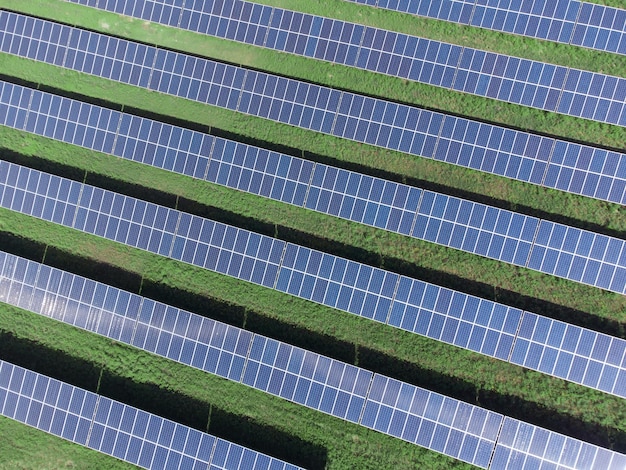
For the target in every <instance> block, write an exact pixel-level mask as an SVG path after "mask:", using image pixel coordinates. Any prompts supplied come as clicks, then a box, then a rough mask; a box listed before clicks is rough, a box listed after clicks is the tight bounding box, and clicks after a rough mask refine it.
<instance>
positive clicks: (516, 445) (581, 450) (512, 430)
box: [489, 417, 626, 470]
mask: <svg viewBox="0 0 626 470" xmlns="http://www.w3.org/2000/svg"><path fill="white" fill-rule="evenodd" d="M564 449H567V451H565V452H564ZM625 465H626V456H624V455H622V454H617V453H615V452H611V451H609V450H607V449H603V448H601V447H597V446H594V445H592V444H588V443H586V442H583V441H579V440H577V439H573V438H571V437H567V436H564V435H562V434H558V433H555V432H552V431H548V430H546V429H542V428H539V427H537V426H533V425H532V424H528V423H524V422H522V421H518V420H516V419H513V418H509V417H505V418H504V421H503V424H502V430H501V431H500V434H499V436H498V443H497V445H496V449H495V452H494V455H493V459H492V461H491V464H490V466H489V468H490V469H493V470H500V469H503V470H504V469H509V468H608V469H619V468H624V466H625Z"/></svg>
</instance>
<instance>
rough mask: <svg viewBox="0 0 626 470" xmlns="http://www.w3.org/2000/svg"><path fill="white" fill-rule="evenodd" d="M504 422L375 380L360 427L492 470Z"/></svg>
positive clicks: (449, 401) (382, 379)
mask: <svg viewBox="0 0 626 470" xmlns="http://www.w3.org/2000/svg"><path fill="white" fill-rule="evenodd" d="M503 418H504V417H503V416H502V415H500V414H498V413H494V412H492V411H487V410H485V409H482V408H477V407H472V406H471V405H468V404H466V403H463V402H459V401H457V400H453V399H451V398H449V397H446V396H444V395H440V394H438V393H433V392H429V393H427V392H426V391H425V390H421V389H419V388H417V387H414V386H412V385H409V384H406V383H402V382H400V381H398V380H395V379H390V378H387V377H384V376H381V375H379V374H375V375H374V380H373V383H372V386H371V390H370V393H369V394H368V396H367V402H366V404H365V411H364V412H363V418H362V420H361V424H362V425H363V426H366V427H369V428H371V429H376V430H377V431H380V432H383V433H385V434H391V435H392V436H396V437H399V438H401V439H404V440H407V441H409V442H414V443H416V444H418V445H421V446H424V447H428V448H430V449H433V450H436V451H438V452H442V453H445V454H446V455H451V456H453V457H455V458H457V459H459V460H462V461H464V462H469V463H472V464H474V465H476V466H479V467H481V468H488V464H489V458H490V457H491V454H492V452H493V449H494V444H495V443H496V440H497V435H498V429H499V428H500V423H501V422H502V419H503Z"/></svg>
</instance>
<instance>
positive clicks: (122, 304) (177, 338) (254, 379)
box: [0, 252, 371, 422]
mask: <svg viewBox="0 0 626 470" xmlns="http://www.w3.org/2000/svg"><path fill="white" fill-rule="evenodd" d="M0 266H3V267H2V270H0V274H1V275H2V276H3V277H4V278H5V279H7V280H12V281H13V282H12V283H11V282H6V283H4V286H3V289H2V290H0V299H3V301H5V302H7V303H11V304H13V305H19V298H18V297H15V296H14V295H12V293H13V292H16V291H20V290H21V292H22V293H23V292H24V291H25V290H27V289H31V290H32V288H33V285H42V286H43V287H42V288H43V289H44V290H43V291H42V294H43V295H44V296H46V295H47V296H50V297H52V298H54V299H55V302H54V304H53V305H49V306H48V308H46V309H42V308H40V304H29V305H22V306H23V307H24V308H26V309H29V310H31V311H34V312H36V313H39V314H41V315H45V316H49V317H51V318H55V319H57V320H59V321H62V322H64V323H69V324H72V325H74V326H77V327H79V328H82V329H87V330H88V331H92V332H95V333H98V334H101V335H104V336H107V337H110V338H112V339H116V340H118V341H122V342H125V343H127V344H130V345H132V346H135V347H138V348H140V349H143V350H146V351H149V352H152V353H154V354H157V355H160V356H164V357H167V358H169V359H172V360H174V361H177V362H182V363H184V364H186V365H190V366H192V367H195V368H199V369H201V370H204V371H206V372H209V373H212V374H216V375H219V376H221V377H224V378H228V379H231V380H234V381H237V382H242V381H243V382H244V383H246V384H248V385H250V386H253V387H255V388H259V389H261V390H264V391H266V392H268V393H273V394H275V395H279V396H282V397H283V398H287V399H289V400H291V401H296V402H298V403H302V404H304V402H301V401H300V399H299V397H300V395H299V394H298V395H293V393H294V390H293V389H292V390H291V395H289V396H287V395H286V394H287V393H288V392H287V390H288V389H289V387H288V385H285V388H284V389H283V390H282V392H280V391H278V390H275V389H274V388H271V389H268V388H267V387H268V384H267V383H265V384H264V382H263V373H259V374H260V375H259V374H257V372H256V371H258V367H257V366H255V365H249V361H252V362H254V361H256V363H258V362H259V361H261V362H262V361H264V360H266V357H267V354H265V355H264V356H263V359H262V358H261V357H260V356H259V357H257V353H256V351H258V344H259V342H261V343H263V344H265V342H264V341H265V340H264V339H263V338H261V337H258V336H257V337H256V339H255V341H256V343H255V345H252V339H253V338H252V337H253V335H252V333H249V332H247V331H245V330H241V329H239V328H236V327H231V326H228V325H225V324H222V323H219V322H215V321H212V320H208V319H206V318H203V317H201V316H199V315H194V314H191V313H189V312H185V311H183V310H179V309H176V308H174V307H170V306H167V305H165V304H161V303H159V302H154V301H151V300H150V299H146V298H141V297H139V296H136V295H134V294H130V293H128V292H124V291H120V290H119V289H116V288H113V287H109V286H106V285H104V284H100V283H97V282H94V281H90V280H88V279H85V278H82V277H80V276H76V275H73V274H70V273H67V272H63V271H61V270H58V269H54V268H49V267H46V266H44V265H40V264H39V263H36V262H33V261H28V260H24V259H22V258H18V257H16V256H13V255H9V254H5V253H1V252H0ZM39 271H44V272H46V271H47V273H48V274H44V275H43V277H42V276H40V277H39V279H38V280H37V281H35V280H34V279H35V273H36V272H39ZM49 273H52V274H51V275H50V274H49ZM47 277H52V278H53V279H54V278H59V277H62V278H63V279H64V280H65V285H63V283H59V282H57V283H53V282H49V281H48V280H47ZM70 286H71V287H70ZM76 286H78V287H76ZM46 289H47V290H46ZM63 290H64V291H65V296H64V299H65V300H66V301H67V304H68V305H69V307H68V308H66V306H65V304H64V303H63V302H58V300H57V299H59V298H60V297H61V296H63V294H62V291H63ZM4 291H6V292H4ZM98 291H100V293H101V295H100V298H97V297H96V295H98ZM94 292H95V295H94ZM104 292H106V295H107V296H108V298H107V299H106V300H105V299H104V298H102V295H105V294H104ZM7 293H8V294H7ZM72 297H73V300H72V299H71V298H72ZM77 299H80V300H82V302H83V305H84V308H85V309H84V311H83V315H84V316H85V318H84V319H83V320H80V319H77V318H75V317H74V315H76V316H78V315H80V312H79V309H80V307H79V306H77V305H76V304H77V303H78V300H77ZM115 299H118V300H117V303H116V304H115V305H116V311H114V310H113V303H115ZM44 302H46V301H45V300H44ZM107 303H108V306H107ZM72 304H73V305H72ZM137 305H140V306H139V307H138V306H137ZM59 306H60V309H61V310H60V311H54V310H53V309H56V308H59ZM70 309H74V311H72V312H68V310H70ZM90 309H91V314H90V313H89V310H90ZM94 311H95V312H96V313H97V315H96V317H97V318H95V319H94V318H93V317H94ZM88 317H90V319H91V321H90V320H89V319H88ZM110 317H115V318H113V320H110ZM135 318H137V319H138V320H137V326H136V327H135V330H133V325H134V323H135V321H136V320H135ZM124 319H129V320H131V322H128V323H127V324H128V325H129V327H128V328H127V334H118V333H117V332H116V331H114V329H112V328H111V329H108V328H106V327H105V328H102V327H101V325H102V324H105V325H106V326H108V323H109V321H110V322H111V323H112V324H113V323H114V322H119V321H120V320H124ZM148 329H150V330H151V331H147V333H148V334H146V330H148ZM142 330H143V331H142ZM133 331H136V333H134V334H132V339H131V333H132V332H133ZM150 333H154V334H153V335H152V341H151V344H149V343H150V342H148V341H144V338H145V337H146V336H148V337H149V336H151V335H150ZM164 337H165V339H163V338H164ZM272 344H273V345H274V346H276V347H280V348H281V351H283V352H284V351H286V350H287V349H286V348H291V346H288V345H285V344H279V343H278V342H273V343H272ZM251 345H252V346H253V347H252V348H251ZM255 348H257V349H255ZM249 351H252V352H249ZM289 351H290V350H289ZM320 358H321V359H320ZM287 359H289V361H290V362H289V366H288V368H287V369H286V371H288V372H289V374H291V375H290V377H289V378H288V379H289V380H287V381H288V382H289V381H290V380H291V379H294V377H295V375H299V374H300V370H301V369H300V367H301V368H302V371H303V372H302V373H303V374H304V375H303V377H305V379H306V378H309V379H311V378H313V376H310V377H309V375H308V374H309V372H311V370H317V372H316V373H315V377H314V379H315V380H316V381H317V382H318V385H319V384H320V383H321V384H323V385H324V386H325V387H326V386H328V387H335V389H336V390H334V389H333V390H334V392H333V390H331V391H329V392H327V393H330V394H332V393H338V392H340V393H339V395H340V396H341V397H342V399H347V400H348V402H349V401H350V400H352V399H351V398H346V397H347V394H350V393H352V392H353V391H354V388H355V385H353V382H354V380H357V379H358V380H361V381H363V380H365V377H368V381H367V382H366V383H365V382H364V383H361V385H360V388H358V390H365V391H367V389H368V386H369V380H370V379H371V374H369V376H368V375H367V374H368V373H367V372H366V371H362V370H360V369H358V368H356V367H354V366H350V365H347V364H343V363H340V362H337V361H334V360H331V359H327V358H323V357H321V356H318V355H317V354H314V353H310V352H307V351H304V350H300V349H298V350H297V351H296V352H294V353H293V354H291V359H290V355H289V353H288V354H287ZM245 361H248V365H247V366H246V370H247V372H246V374H247V375H246V376H245V377H242V372H243V368H244V362H245ZM318 362H319V364H318ZM316 364H318V365H317V366H316ZM248 366H249V367H250V368H249V369H248V368H247V367H248ZM276 367H279V365H276ZM312 367H313V369H311V368H312ZM322 367H326V368H328V367H330V368H331V369H332V371H333V375H332V377H331V378H329V379H328V381H321V382H320V380H321V379H320V377H322V374H323V373H322V372H320V371H319V369H321V368H322ZM264 370H265V369H264ZM324 373H328V370H326V372H324ZM294 374H295V375H294ZM337 374H339V375H337ZM324 377H325V375H324ZM295 379H297V377H295ZM295 379H294V380H295ZM305 382H306V380H305ZM307 383H308V382H307ZM298 390H300V389H298ZM279 392H280V393H279ZM298 393H300V392H298ZM359 393H360V394H361V395H360V396H361V397H363V393H364V392H359ZM305 398H306V397H305ZM324 403H325V402H324ZM331 404H332V403H331ZM360 404H361V405H362V404H363V400H361V401H360ZM318 405H319V404H318ZM307 406H310V407H313V408H315V409H319V406H313V405H311V402H307ZM325 406H326V405H325ZM354 406H356V405H353V408H354ZM351 410H352V411H351V413H352V414H351V415H350V416H352V418H350V420H351V421H353V422H357V421H358V417H359V415H360V410H357V409H352V408H351ZM322 411H325V412H327V413H330V414H333V415H334V416H339V417H341V418H343V419H348V418H346V415H345V413H347V410H346V409H342V408H341V405H340V404H338V405H337V406H336V407H335V408H334V409H328V410H327V409H326V408H324V409H323V410H322ZM340 412H341V414H339V413H340ZM354 416H356V418H354Z"/></svg>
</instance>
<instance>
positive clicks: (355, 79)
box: [0, 0, 626, 148]
mask: <svg viewBox="0 0 626 470" xmlns="http://www.w3.org/2000/svg"><path fill="white" fill-rule="evenodd" d="M285 3H286V2H285ZM305 4H306V5H309V9H314V8H313V7H316V8H317V7H319V6H321V5H323V6H324V8H330V5H332V4H339V6H340V7H341V8H340V9H339V10H337V12H342V11H344V9H348V10H350V9H353V8H357V9H358V11H363V12H368V13H364V15H365V16H369V15H372V16H375V18H376V21H374V20H372V23H373V24H375V25H377V26H381V27H385V28H390V27H391V25H394V24H405V23H408V24H412V23H414V22H415V18H414V17H409V18H408V19H407V18H404V19H402V15H400V14H397V13H395V12H390V11H382V10H374V9H371V10H372V11H369V10H370V9H364V8H362V7H359V6H358V5H353V4H350V3H346V2H342V1H341V0H334V1H333V2H328V5H326V3H321V2H320V3H316V2H302V6H301V5H300V4H299V3H294V6H298V8H300V7H302V11H305ZM2 6H5V7H7V8H12V9H15V10H17V11H22V12H25V13H31V14H38V15H42V16H46V17H48V18H50V19H56V20H59V21H66V22H69V23H71V24H75V25H77V26H82V27H88V28H91V29H94V30H98V31H102V32H105V33H108V32H111V31H115V32H116V34H119V35H122V36H124V37H127V38H129V39H141V40H143V41H145V42H148V43H150V44H156V45H162V46H166V47H171V48H175V49H178V50H181V51H184V52H192V53H195V54H200V55H203V56H207V57H210V58H214V59H218V60H225V61H229V62H232V63H235V64H241V65H244V66H248V67H255V68H260V69H263V70H266V71H269V72H273V73H278V74H284V75H289V76H292V77H294V78H301V79H306V80H310V81H313V82H316V83H319V84H322V85H326V86H330V87H336V88H344V87H345V86H346V84H347V83H349V84H350V91H353V92H357V93H366V94H374V95H378V96H384V97H386V98H388V99H392V100H396V101H400V102H404V103H408V104H414V105H417V106H425V107H429V108H434V109H437V110H441V111H444V112H450V113H458V114H461V115H464V116H467V117H470V118H479V119H485V117H487V118H488V119H489V120H492V121H493V122H495V123H499V124H503V125H507V126H512V127H517V128H520V129H524V130H531V131H539V132H541V131H545V130H546V129H549V130H550V133H551V134H553V135H559V136H562V137H565V138H570V139H575V140H580V141H585V142H589V143H592V144H599V145H605V146H609V147H615V148H623V146H624V142H625V141H626V133H625V132H624V129H623V128H621V127H619V126H613V125H609V124H601V123H597V122H593V121H588V120H585V119H579V118H574V117H571V116H565V115H561V114H556V113H548V112H545V111H540V110H536V109H532V108H527V107H524V106H519V105H514V104H510V103H505V102H500V101H496V100H491V99H487V98H482V97H478V96H471V95H467V94H464V93H458V92H452V91H448V90H445V89H442V88H437V87H433V86H429V85H423V84H419V83H415V82H408V81H406V80H398V79H397V78H394V77H386V76H383V75H380V74H374V73H371V72H368V71H363V70H358V69H355V68H351V67H345V66H341V65H335V64H329V63H325V62H322V61H317V60H313V59H307V58H303V57H298V56H295V55H290V54H284V53H278V52H275V51H271V50H266V49H260V48H255V47H252V46H247V45H243V44H237V43H235V42H231V41H224V40H220V39H216V38H211V37H208V36H203V35H199V34H196V33H191V32H188V31H183V30H177V29H172V28H167V27H163V26H160V25H158V24H146V23H144V22H142V21H139V20H135V19H131V18H127V17H123V16H120V15H116V14H112V13H108V12H103V11H99V10H92V9H88V8H83V7H80V6H79V5H75V4H71V3H67V2H62V1H59V0H41V1H39V2H28V3H24V2H17V1H16V0H2V1H0V7H2ZM314 13H319V12H317V11H314ZM388 14H390V15H392V16H393V18H392V19H391V20H389V21H388V22H386V21H385V22H384V21H382V19H384V18H386V16H387V15H388ZM347 15H348V16H350V15H353V13H350V12H348V13H347ZM379 16H380V18H379ZM396 16H398V17H397V18H396ZM378 20H380V21H378ZM409 20H411V21H409ZM424 21H426V20H424ZM428 21H432V20H428ZM359 22H363V23H367V21H365V20H364V19H363V18H359ZM435 23H436V24H437V26H438V28H442V29H443V31H442V33H441V34H442V36H443V37H444V38H449V37H463V36H464V34H465V33H463V34H461V35H460V36H459V34H460V33H459V32H458V31H454V29H455V28H457V27H458V26H457V25H453V24H451V23H446V22H439V21H436V22H435ZM449 28H453V30H449ZM407 32H410V31H407ZM488 33H490V32H488V31H486V30H481V31H480V32H479V34H486V35H489V34H488ZM506 38H507V39H506V40H503V39H502V38H497V39H495V40H494V41H492V43H493V44H506V43H509V42H511V41H513V43H515V42H516V41H523V39H522V38H519V37H516V36H506ZM435 39H437V38H435ZM440 39H441V38H440ZM469 41H470V43H471V44H473V45H475V46H478V45H479V44H477V42H476V41H478V40H477V39H476V38H470V39H469ZM483 42H484V43H485V44H484V45H483V44H482V42H481V43H480V47H486V46H487V44H488V43H489V42H488V41H487V40H485V41H483ZM536 42H538V45H536V47H528V46H522V45H517V44H513V47H514V48H515V49H521V50H526V48H528V49H530V50H536V57H535V58H542V60H548V59H547V58H546V57H550V59H553V57H552V56H551V55H550V54H548V53H547V52H546V51H545V50H544V49H545V48H548V49H549V48H550V47H557V48H561V47H562V48H566V52H562V53H561V52H560V53H559V54H558V56H559V57H561V60H562V61H563V62H564V63H567V64H569V65H573V66H577V67H579V68H591V67H585V66H584V65H585V64H587V63H589V64H600V66H601V69H599V70H598V71H603V72H604V73H610V74H614V75H620V76H626V61H624V60H623V59H621V58H620V57H618V56H615V55H613V54H603V53H597V52H592V51H588V50H586V49H581V48H570V49H571V50H570V49H568V48H569V46H563V45H557V46H551V45H549V44H548V45H546V44H544V43H543V42H541V41H536ZM588 53H592V57H590V58H589V59H585V58H584V56H585V55H586V54H588ZM603 57H604V59H603ZM529 58H533V57H529ZM605 60H606V63H605ZM602 64H603V65H602ZM44 83H45V82H44Z"/></svg>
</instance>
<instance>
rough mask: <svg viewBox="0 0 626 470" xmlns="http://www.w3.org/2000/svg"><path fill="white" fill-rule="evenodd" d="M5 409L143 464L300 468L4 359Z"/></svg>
mask: <svg viewBox="0 0 626 470" xmlns="http://www.w3.org/2000/svg"><path fill="white" fill-rule="evenodd" d="M1 405H4V409H3V406H1ZM0 411H2V414H3V415H4V416H7V417H9V418H12V419H15V420H17V421H20V422H22V423H24V424H27V425H30V426H32V427H35V428H37V429H40V430H42V431H45V432H48V433H51V434H54V435H57V436H59V437H63V438H65V439H68V440H70V441H72V442H76V443H78V444H81V445H83V446H86V447H90V448H92V449H94V450H97V451H99V452H102V453H105V454H108V455H112V456H114V457H116V458H118V459H120V460H124V461H126V462H131V463H134V464H136V465H139V466H141V467H144V468H172V469H173V468H195V469H199V468H207V467H208V466H209V464H211V465H213V464H215V465H216V467H217V468H229V469H235V468H240V467H239V466H238V464H240V463H245V464H246V465H247V467H246V468H258V469H266V468H270V467H271V468H290V469H295V468H297V467H295V466H293V465H290V464H287V463H285V462H282V461H280V460H277V459H275V458H273V457H269V456H266V455H264V454H260V453H258V452H255V451H252V450H250V449H246V448H244V447H241V446H239V445H237V444H234V443H230V442H228V441H224V440H222V439H219V438H216V437H214V436H211V435H209V434H205V433H202V432H200V431H197V430H195V429H192V428H189V427H187V426H183V425H180V424H178V423H175V422H173V421H170V420H167V419H164V418H161V417H159V416H156V415H153V414H151V413H147V412H145V411H142V410H139V409H137V408H134V407H131V406H128V405H125V404H123V403H120V402H117V401H114V400H111V399H109V398H106V397H103V396H98V395H96V394H95V393H92V392H88V391H86V390H83V389H80V388H78V387H74V386H72V385H69V384H66V383H63V382H60V381H58V380H55V379H52V378H49V377H46V376H44V375H41V374H37V373H35V372H32V371H30V370H27V369H24V368H22V367H19V366H15V365H13V364H10V363H8V362H5V361H0ZM211 468H213V467H211Z"/></svg>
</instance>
